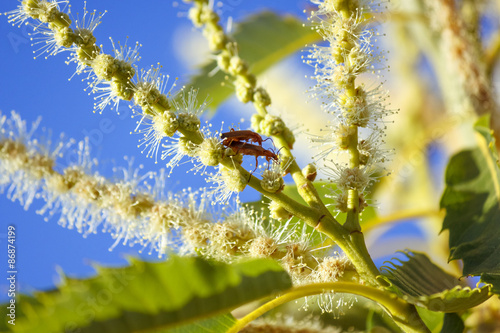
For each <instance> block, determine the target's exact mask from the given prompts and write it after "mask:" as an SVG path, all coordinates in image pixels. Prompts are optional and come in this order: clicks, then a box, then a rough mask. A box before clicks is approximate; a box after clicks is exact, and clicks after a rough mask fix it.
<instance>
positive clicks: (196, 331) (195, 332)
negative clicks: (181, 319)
mask: <svg viewBox="0 0 500 333" xmlns="http://www.w3.org/2000/svg"><path fill="white" fill-rule="evenodd" d="M234 324H236V319H235V318H234V317H233V316H232V315H231V314H230V313H228V314H225V315H222V316H216V317H211V318H208V319H204V320H200V321H197V322H195V323H192V324H189V325H184V326H181V327H176V328H172V329H169V330H167V331H165V333H214V332H221V333H223V332H227V331H228V330H229V329H230V328H231V327H232V326H233V325H234Z"/></svg>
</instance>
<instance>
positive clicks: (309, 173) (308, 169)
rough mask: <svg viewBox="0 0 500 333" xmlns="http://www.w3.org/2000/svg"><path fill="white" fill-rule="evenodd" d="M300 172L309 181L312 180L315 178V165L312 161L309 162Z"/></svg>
mask: <svg viewBox="0 0 500 333" xmlns="http://www.w3.org/2000/svg"><path fill="white" fill-rule="evenodd" d="M302 174H303V175H304V177H306V179H307V180H309V181H311V182H312V181H314V180H315V179H316V175H317V174H318V172H317V170H316V166H315V165H314V164H312V163H309V164H308V165H306V166H305V167H304V168H303V169H302Z"/></svg>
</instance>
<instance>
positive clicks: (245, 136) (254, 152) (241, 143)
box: [221, 128, 278, 171]
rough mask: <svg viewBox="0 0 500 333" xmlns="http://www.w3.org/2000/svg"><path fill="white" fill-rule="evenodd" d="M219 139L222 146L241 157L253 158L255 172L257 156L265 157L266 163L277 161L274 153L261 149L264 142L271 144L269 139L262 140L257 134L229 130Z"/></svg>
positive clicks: (247, 131) (248, 131) (257, 162)
mask: <svg viewBox="0 0 500 333" xmlns="http://www.w3.org/2000/svg"><path fill="white" fill-rule="evenodd" d="M221 139H222V144H223V145H224V146H226V147H228V148H231V149H232V150H233V151H234V152H235V153H236V154H238V153H240V154H243V155H248V156H255V170H257V166H258V165H259V161H258V160H257V158H258V157H259V156H262V157H265V158H266V160H267V162H270V161H271V159H272V160H274V161H276V162H277V161H278V155H276V153H274V152H273V151H272V150H270V149H264V148H263V147H262V142H264V141H266V140H271V142H272V139H271V138H267V139H265V140H262V137H261V136H260V135H259V134H258V133H255V132H252V131H250V130H242V131H235V130H234V129H233V128H231V130H230V131H229V132H225V133H222V134H221ZM245 141H246V142H254V143H257V144H258V145H255V144H251V143H246V142H245ZM255 170H254V171H255Z"/></svg>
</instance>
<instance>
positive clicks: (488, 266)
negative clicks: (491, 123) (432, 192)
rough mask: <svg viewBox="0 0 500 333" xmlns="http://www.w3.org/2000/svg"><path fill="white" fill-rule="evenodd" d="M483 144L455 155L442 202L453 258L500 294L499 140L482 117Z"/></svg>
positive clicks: (479, 134) (478, 125)
mask: <svg viewBox="0 0 500 333" xmlns="http://www.w3.org/2000/svg"><path fill="white" fill-rule="evenodd" d="M474 128H475V130H476V131H477V138H478V147H476V148H474V149H469V150H464V151H461V152H459V153H458V154H456V155H454V156H453V157H452V158H451V160H450V162H449V164H448V167H447V169H446V177H445V181H446V189H445V191H444V194H443V196H442V198H441V207H442V208H445V209H446V217H445V219H444V221H443V230H445V229H448V230H449V231H450V240H449V243H450V258H449V260H455V259H462V260H463V263H464V266H463V274H464V275H480V276H481V281H483V282H485V283H490V284H492V286H493V289H492V291H493V292H495V293H497V294H499V293H500V168H499V166H498V155H497V152H496V149H495V141H494V139H493V136H492V133H491V130H490V129H489V127H488V119H486V118H482V119H480V121H479V122H478V123H476V126H475V127H474Z"/></svg>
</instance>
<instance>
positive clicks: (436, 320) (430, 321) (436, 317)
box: [416, 306, 445, 333]
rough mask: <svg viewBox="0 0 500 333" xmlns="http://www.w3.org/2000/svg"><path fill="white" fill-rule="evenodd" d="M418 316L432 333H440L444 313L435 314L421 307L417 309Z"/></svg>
mask: <svg viewBox="0 0 500 333" xmlns="http://www.w3.org/2000/svg"><path fill="white" fill-rule="evenodd" d="M416 309H417V312H418V315H419V316H420V318H421V319H422V321H423V322H424V324H425V326H427V328H428V329H429V330H430V331H431V332H432V333H440V332H441V328H442V327H443V320H444V315H445V313H443V312H435V311H431V310H428V309H425V308H421V307H420V306H417V307H416Z"/></svg>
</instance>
